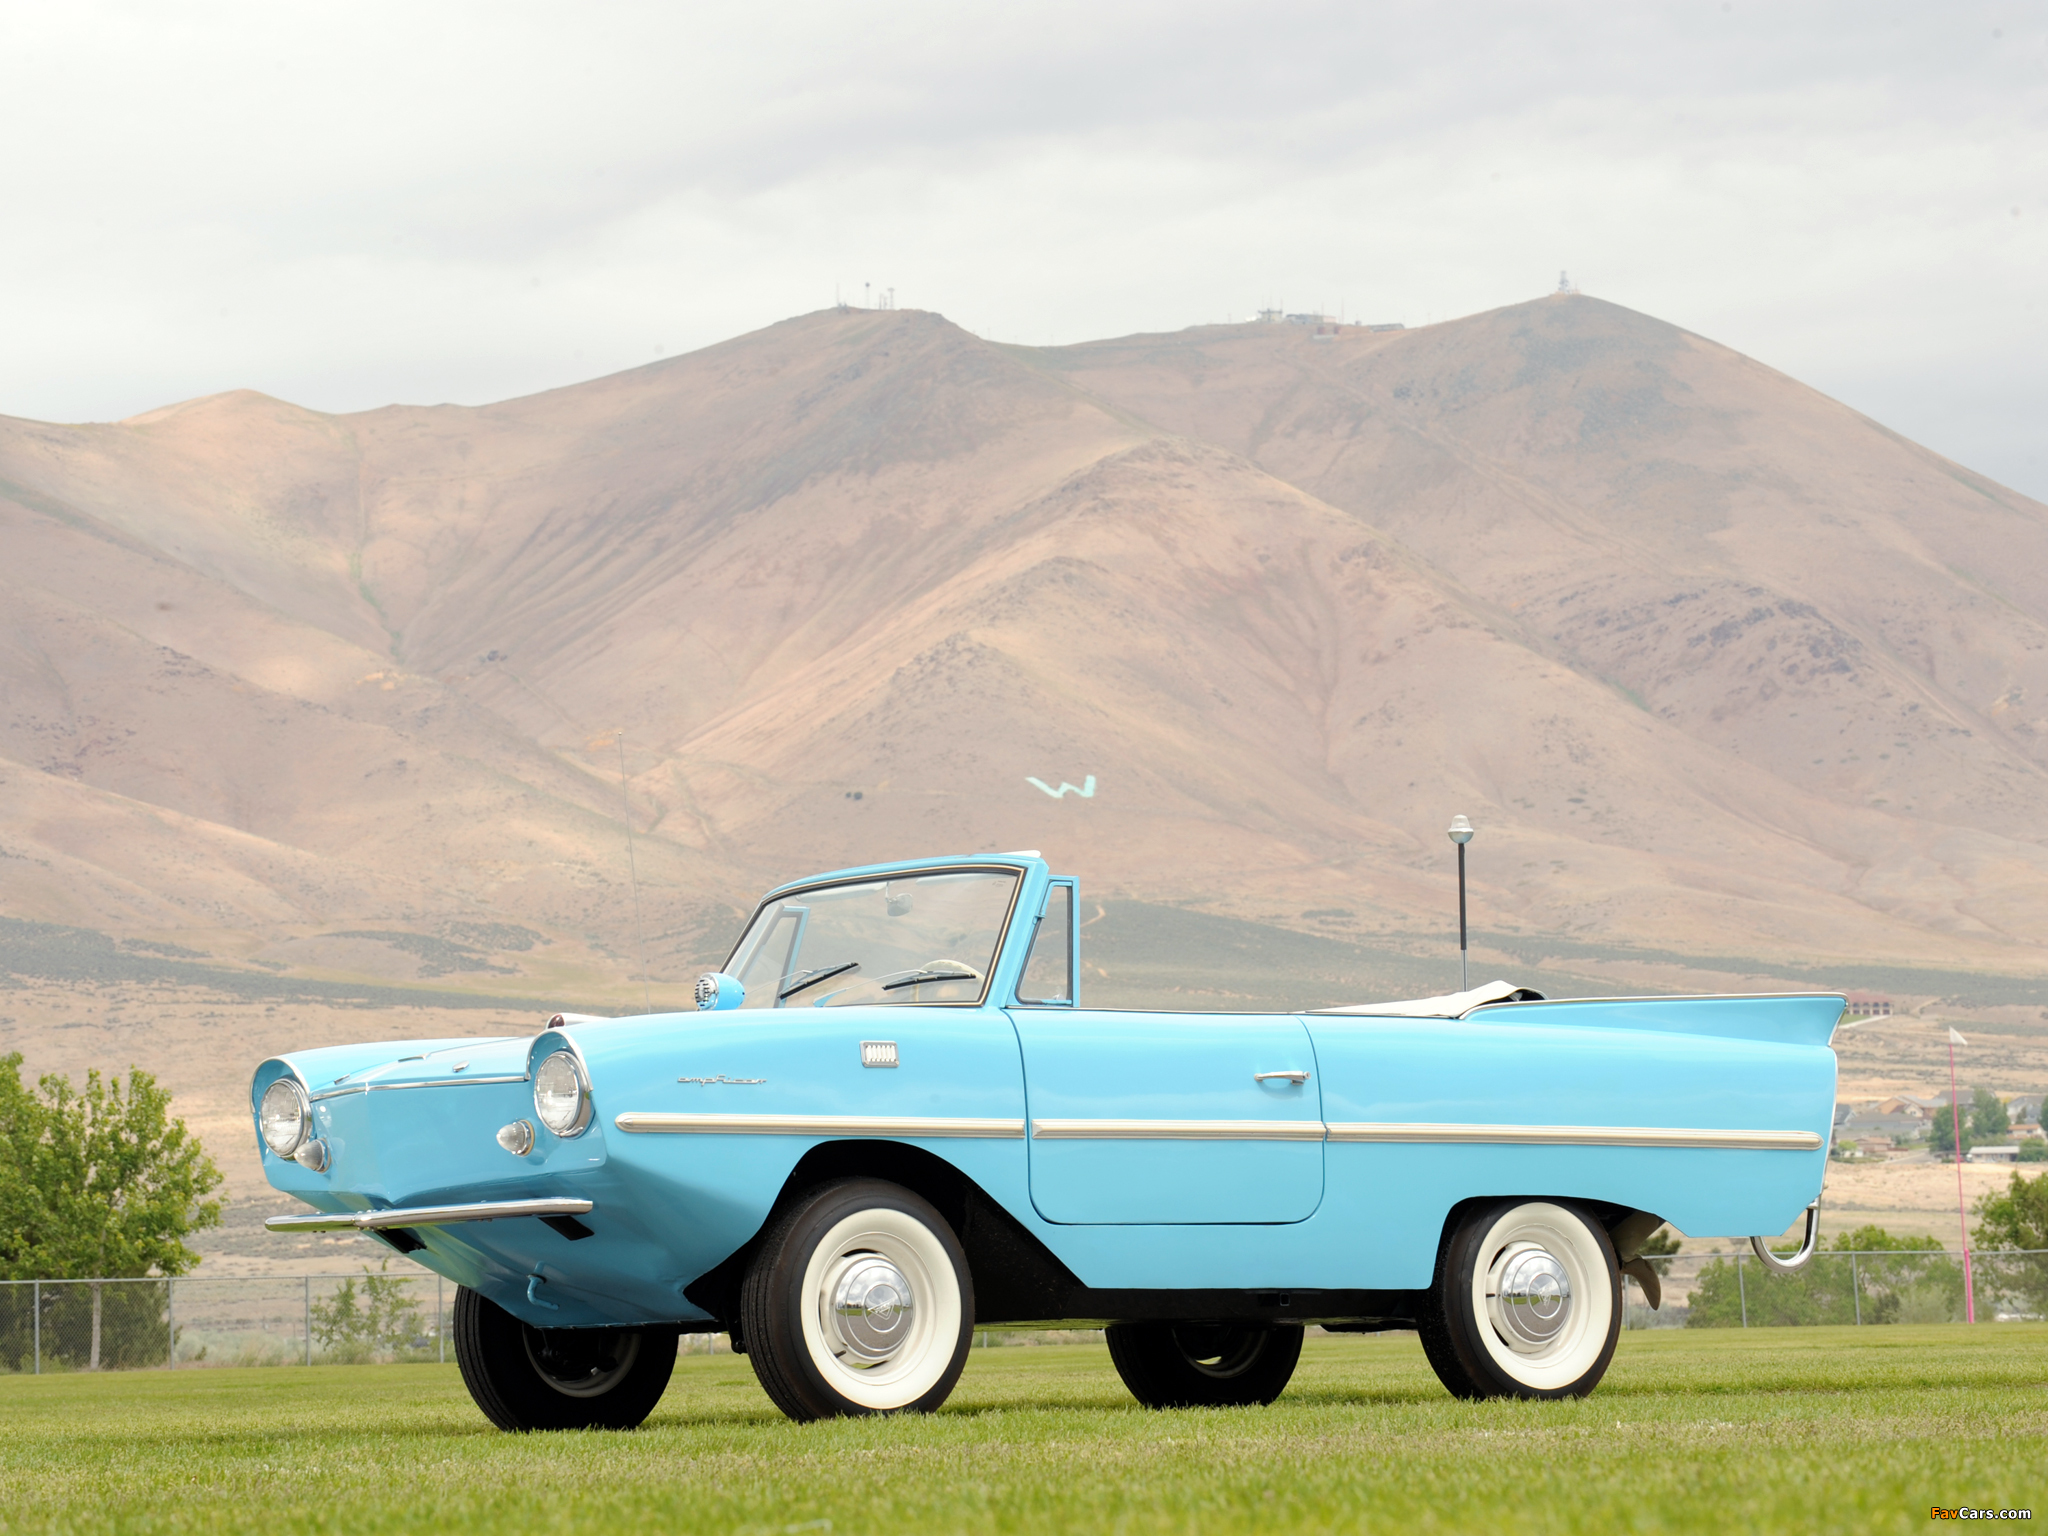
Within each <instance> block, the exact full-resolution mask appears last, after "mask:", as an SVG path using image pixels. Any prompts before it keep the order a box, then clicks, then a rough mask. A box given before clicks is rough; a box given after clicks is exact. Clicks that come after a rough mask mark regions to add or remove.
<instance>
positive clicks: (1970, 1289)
mask: <svg viewBox="0 0 2048 1536" xmlns="http://www.w3.org/2000/svg"><path fill="white" fill-rule="evenodd" d="M1958 1041H1961V1043H1962V1044H1964V1045H1968V1044H1969V1043H1970V1042H1969V1041H1967V1040H1964V1039H1963V1037H1962V1036H1961V1035H1959V1034H1957V1033H1956V1032H1955V1029H1954V1027H1953V1026H1951V1027H1950V1029H1949V1032H1948V1123H1949V1128H1950V1129H1951V1130H1953V1131H1954V1132H1955V1133H1956V1225H1957V1226H1959V1227H1961V1228H1962V1229H1963V1316H1964V1318H1965V1320H1967V1321H1969V1322H1972V1323H1974V1322H1976V1321H1977V1284H1976V1280H1975V1279H1974V1278H1973V1277H1972V1275H1971V1273H1970V1223H1969V1218H1968V1217H1967V1216H1966V1215H1965V1214H1964V1210H1963V1101H1962V1096H1961V1095H1960V1094H1959V1093H1958V1092H1957V1091H1956V1044H1957V1042H1958Z"/></svg>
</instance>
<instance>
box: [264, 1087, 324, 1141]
mask: <svg viewBox="0 0 2048 1536" xmlns="http://www.w3.org/2000/svg"><path fill="white" fill-rule="evenodd" d="M312 1116H313V1112H312V1110H311V1108H310V1107H309V1106H308V1105H307V1103H306V1090H305V1089H303V1088H301V1087H300V1086H299V1085H298V1084H297V1083H295V1082H293V1081H292V1080H291V1079H290V1078H288V1077H280V1078H279V1079H278V1080H277V1081H276V1082H274V1083H272V1084H271V1085H270V1086H269V1087H268V1088H266V1089H264V1090H263V1106H262V1108H261V1109H259V1110H258V1111H257V1115H256V1123H257V1124H258V1125H260V1126H261V1127H262V1129H263V1145H265V1146H266V1147H268V1148H270V1150H271V1151H272V1152H275V1153H276V1154H277V1155H278V1156H279V1157H290V1156H291V1155H292V1154H293V1153H294V1152H296V1151H298V1150H299V1148H300V1147H301V1146H302V1145H304V1144H305V1140H306V1132H307V1131H308V1130H309V1129H310V1128H311V1125H310V1122H311V1120H312Z"/></svg>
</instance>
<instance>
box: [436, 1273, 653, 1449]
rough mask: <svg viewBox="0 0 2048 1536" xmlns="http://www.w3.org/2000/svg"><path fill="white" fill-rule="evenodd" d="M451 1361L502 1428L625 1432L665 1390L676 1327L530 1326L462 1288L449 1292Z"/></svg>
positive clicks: (493, 1419) (477, 1400) (649, 1408)
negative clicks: (451, 1303)
mask: <svg viewBox="0 0 2048 1536" xmlns="http://www.w3.org/2000/svg"><path fill="white" fill-rule="evenodd" d="M455 1363H456V1365H457V1366H459V1367H460V1368H461V1371H462V1383H463V1385H464V1386H466V1387H468V1388H469V1395H470V1396H471V1397H472V1398H474V1399H475V1400H476V1405H477V1407H479V1408H481V1409H482V1410H483V1412H484V1417H485V1418H487V1419H489V1420H490V1421H491V1422H492V1423H493V1424H495V1425H497V1426H498V1428H500V1429H505V1430H513V1431H523V1430H533V1429H631V1428H632V1427H633V1426H634V1425H636V1424H638V1423H639V1422H640V1421H641V1420H642V1419H644V1418H646V1417H647V1415H648V1414H650V1413H652V1412H653V1411H654V1405H655V1404H656V1403H658V1402H660V1401H661V1394H662V1393H663V1392H664V1391H666V1390H667V1388H668V1379H669V1376H670V1374H671V1373H672V1372H673V1371H674V1370H675V1366H676V1339H675V1331H674V1330H673V1329H662V1328H535V1327H532V1326H530V1325H529V1324H526V1323H523V1322H521V1321H520V1320H519V1319H518V1318H516V1317H514V1316H513V1315H512V1314H511V1313H510V1312H507V1311H506V1310H505V1309H504V1308H503V1307H501V1306H499V1305H498V1304H497V1303H496V1302H494V1301H490V1300H488V1299H487V1298H485V1297H483V1296H480V1295H478V1294H477V1293H476V1292H475V1291H473V1290H471V1289H470V1288H469V1287H468V1286H466V1285H465V1286H462V1287H460V1288H459V1289H457V1291H456V1292H455Z"/></svg>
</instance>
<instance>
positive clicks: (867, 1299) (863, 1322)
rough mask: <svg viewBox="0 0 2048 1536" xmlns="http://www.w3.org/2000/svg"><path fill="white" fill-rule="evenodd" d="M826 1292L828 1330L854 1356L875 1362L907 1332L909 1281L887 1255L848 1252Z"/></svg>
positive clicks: (888, 1355) (892, 1349) (889, 1353)
mask: <svg viewBox="0 0 2048 1536" xmlns="http://www.w3.org/2000/svg"><path fill="white" fill-rule="evenodd" d="M826 1294H827V1302H826V1311H827V1316H828V1321H829V1324H830V1327H831V1331H832V1334H833V1335H834V1337H835V1339H836V1340H837V1342H838V1343H839V1344H840V1345H841V1346H843V1349H844V1352H845V1353H846V1354H850V1355H852V1356H854V1357H855V1358H856V1359H857V1360H861V1361H864V1362H866V1363H868V1364H874V1365H879V1364H880V1363H881V1362H883V1361H885V1360H888V1359H889V1358H891V1357H892V1356H893V1355H895V1353H896V1351H897V1350H899V1349H901V1348H902V1347H903V1341H904V1340H905V1339H907V1338H909V1337H910V1314H911V1309H912V1307H913V1305H914V1303H913V1301H912V1298H911V1295H910V1282H909V1281H908V1280H907V1279H905V1278H904V1275H903V1271H902V1270H900V1269H898V1268H897V1267H896V1266H895V1265H894V1264H891V1263H890V1262H889V1261H888V1260H887V1259H885V1258H882V1257H880V1256H879V1255H876V1254H872V1253H857V1254H853V1255H851V1256H850V1257H848V1258H847V1259H845V1260H844V1261H843V1262H842V1264H841V1266H840V1270H839V1274H838V1276H837V1278H836V1279H834V1280H833V1282H832V1283H831V1285H830V1286H829V1288H828V1290H827V1293H826Z"/></svg>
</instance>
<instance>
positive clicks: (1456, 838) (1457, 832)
mask: <svg viewBox="0 0 2048 1536" xmlns="http://www.w3.org/2000/svg"><path fill="white" fill-rule="evenodd" d="M1472 831H1473V828H1472V823H1471V822H1469V821H1467V820H1466V819H1465V818H1464V817H1462V816H1453V817H1452V818H1451V826H1450V830H1449V831H1448V832H1447V833H1445V836H1447V837H1449V838H1450V840H1451V841H1452V842H1454V843H1456V844H1457V845H1458V990H1459V991H1460V992H1465V991H1469V990H1470V989H1471V986H1472V978H1471V976H1470V975H1469V974H1467V965H1466V955H1465V845H1466V844H1467V843H1469V842H1471V841H1472Z"/></svg>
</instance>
